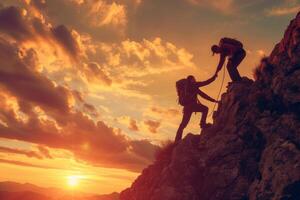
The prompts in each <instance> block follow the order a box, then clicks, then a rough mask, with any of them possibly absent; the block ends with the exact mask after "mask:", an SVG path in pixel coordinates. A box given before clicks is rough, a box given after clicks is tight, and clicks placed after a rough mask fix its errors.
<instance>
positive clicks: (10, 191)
mask: <svg viewBox="0 0 300 200" xmlns="http://www.w3.org/2000/svg"><path fill="white" fill-rule="evenodd" d="M0 199H3V200H118V199H119V194H118V193H112V194H107V195H92V194H85V193H79V192H77V193H75V194H72V193H71V192H70V191H65V190H62V189H58V188H43V187H39V186H36V185H33V184H30V183H24V184H21V183H16V182H9V181H6V182H0Z"/></svg>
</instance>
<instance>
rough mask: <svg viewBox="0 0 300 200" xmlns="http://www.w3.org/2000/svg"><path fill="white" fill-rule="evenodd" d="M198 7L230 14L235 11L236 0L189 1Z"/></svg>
mask: <svg viewBox="0 0 300 200" xmlns="http://www.w3.org/2000/svg"><path fill="white" fill-rule="evenodd" d="M187 1H189V2H190V3H192V4H194V5H197V6H206V7H211V8H214V9H216V10H219V11H222V12H224V13H230V12H231V11H232V10H233V7H234V6H233V5H234V0H187Z"/></svg>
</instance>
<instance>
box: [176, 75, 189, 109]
mask: <svg viewBox="0 0 300 200" xmlns="http://www.w3.org/2000/svg"><path fill="white" fill-rule="evenodd" d="M187 84H188V80H187V79H180V80H179V81H177V82H176V90H177V96H178V103H179V104H180V105H182V106H186V105H187V104H189V103H190V102H191V94H189V93H188V90H187V86H188V85H187Z"/></svg>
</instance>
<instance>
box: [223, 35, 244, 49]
mask: <svg viewBox="0 0 300 200" xmlns="http://www.w3.org/2000/svg"><path fill="white" fill-rule="evenodd" d="M220 43H224V44H230V45H232V46H236V47H239V48H241V49H242V48H243V46H244V45H243V43H241V42H240V41H238V40H236V39H232V38H227V37H224V38H222V39H221V40H220Z"/></svg>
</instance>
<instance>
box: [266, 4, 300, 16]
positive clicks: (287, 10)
mask: <svg viewBox="0 0 300 200" xmlns="http://www.w3.org/2000/svg"><path fill="white" fill-rule="evenodd" d="M299 10H300V5H294V6H292V7H291V6H288V7H287V6H285V7H275V8H272V9H270V10H268V11H267V14H268V15H270V16H282V15H291V14H296V13H297V12H299Z"/></svg>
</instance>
